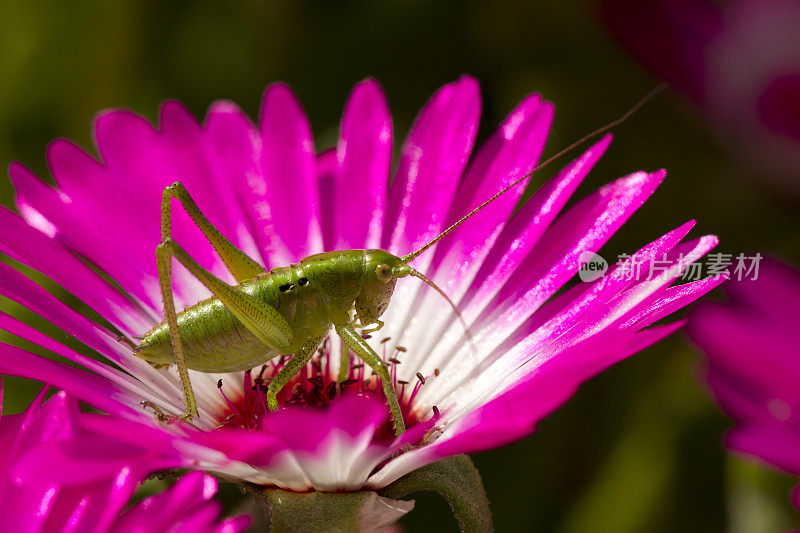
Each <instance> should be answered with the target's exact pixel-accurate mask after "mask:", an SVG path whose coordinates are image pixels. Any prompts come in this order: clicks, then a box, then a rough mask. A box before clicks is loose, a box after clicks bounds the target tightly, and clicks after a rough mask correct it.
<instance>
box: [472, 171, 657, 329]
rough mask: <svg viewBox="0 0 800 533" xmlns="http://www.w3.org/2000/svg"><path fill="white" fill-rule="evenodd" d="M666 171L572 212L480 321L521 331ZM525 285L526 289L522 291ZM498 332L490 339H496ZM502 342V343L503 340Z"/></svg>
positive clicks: (624, 182) (629, 182)
mask: <svg viewBox="0 0 800 533" xmlns="http://www.w3.org/2000/svg"><path fill="white" fill-rule="evenodd" d="M663 179H664V172H657V173H654V174H650V175H647V174H644V173H640V174H635V175H633V176H630V177H628V178H622V179H620V180H618V181H616V182H614V183H612V184H610V185H609V186H607V187H604V188H603V189H601V190H600V191H598V192H597V193H596V194H595V195H592V196H589V197H588V198H586V199H584V200H583V201H581V202H579V203H578V205H576V206H574V207H573V208H572V209H570V210H569V211H568V212H567V213H566V214H564V216H563V217H561V218H560V219H559V220H557V221H556V223H555V224H554V225H553V227H551V228H550V229H549V231H548V232H547V234H546V235H545V236H544V237H543V239H542V240H541V241H540V242H539V243H538V244H537V245H536V246H535V247H534V248H533V250H532V251H531V253H530V254H529V256H528V258H527V259H526V260H525V261H524V262H523V263H522V264H521V265H520V267H519V268H518V269H517V270H516V272H515V273H514V274H512V276H511V277H510V279H509V281H508V283H507V284H506V285H505V286H504V287H503V289H501V290H500V292H499V293H498V295H497V297H496V301H497V302H499V303H498V304H497V305H496V306H495V307H494V308H493V309H492V308H487V311H489V312H490V313H491V314H489V313H486V314H485V315H484V316H483V317H482V318H480V319H479V320H481V321H486V322H487V323H488V322H492V321H493V320H502V321H503V322H504V323H506V324H509V323H510V324H512V326H511V327H516V326H517V325H519V324H521V323H522V321H523V320H525V319H527V318H528V317H529V316H530V315H531V314H532V313H533V312H534V311H535V310H536V309H537V308H539V307H540V306H541V305H542V304H543V303H544V302H545V301H546V300H547V299H548V298H550V296H552V295H553V293H555V292H556V291H557V290H558V289H559V288H560V287H561V286H562V285H563V284H564V283H566V282H567V281H568V280H569V279H570V278H572V277H573V276H575V274H576V273H577V272H578V263H579V257H580V254H581V253H583V252H584V251H586V250H589V251H596V250H599V249H600V247H601V246H602V245H603V244H604V243H605V242H606V241H607V240H608V239H609V238H610V237H611V235H613V233H614V232H615V231H616V230H617V229H618V228H619V227H620V226H621V225H622V224H623V223H624V222H625V221H626V220H627V219H628V218H629V217H630V216H631V215H632V214H633V213H634V211H636V210H637V209H638V208H639V207H640V206H641V205H642V203H644V201H645V200H646V199H647V198H648V197H649V196H650V195H651V194H652V193H653V191H655V189H656V187H658V185H659V184H660V183H661V181H662V180H663ZM520 287H522V288H525V289H520ZM497 333H499V332H495V334H493V335H490V337H492V338H491V339H489V340H490V341H494V340H495V337H497ZM498 340H499V339H498Z"/></svg>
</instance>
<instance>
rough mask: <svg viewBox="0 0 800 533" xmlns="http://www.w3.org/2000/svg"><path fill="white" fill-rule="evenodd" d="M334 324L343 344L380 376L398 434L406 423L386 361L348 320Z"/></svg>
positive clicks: (402, 430) (403, 429) (395, 430)
mask: <svg viewBox="0 0 800 533" xmlns="http://www.w3.org/2000/svg"><path fill="white" fill-rule="evenodd" d="M334 326H335V327H336V333H337V334H338V335H339V337H341V339H342V341H344V344H345V346H346V347H347V348H350V349H351V350H353V352H354V353H355V354H356V355H357V356H358V357H359V358H360V359H361V360H362V361H364V363H366V364H367V366H369V367H370V368H372V370H374V371H375V373H376V374H378V377H380V378H381V384H382V385H383V394H384V396H386V402H387V403H388V404H389V411H390V412H391V413H392V422H393V423H394V432H395V435H400V434H401V433H403V432H404V431H405V430H406V424H405V422H404V421H403V413H402V412H401V411H400V404H399V403H398V401H397V391H395V390H394V387H393V386H392V378H391V376H389V369H388V368H387V367H386V363H384V362H383V360H382V359H381V358H380V357H378V354H376V353H375V351H374V350H373V349H372V348H371V347H370V345H369V344H367V341H365V340H364V339H363V338H362V337H361V335H359V334H358V333H356V330H354V329H353V326H351V325H350V324H349V323H348V322H342V323H339V324H334Z"/></svg>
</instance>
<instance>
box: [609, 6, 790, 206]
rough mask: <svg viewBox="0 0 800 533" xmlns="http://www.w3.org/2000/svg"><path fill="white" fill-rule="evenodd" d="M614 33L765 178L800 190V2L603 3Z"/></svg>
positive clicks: (633, 54)
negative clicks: (775, 179)
mask: <svg viewBox="0 0 800 533" xmlns="http://www.w3.org/2000/svg"><path fill="white" fill-rule="evenodd" d="M599 5H600V15H601V18H602V20H603V22H604V23H605V25H606V26H607V27H608V29H609V30H610V31H611V33H612V34H613V36H614V37H615V38H616V39H617V40H618V41H619V42H620V43H621V44H622V45H623V46H624V47H625V48H626V49H627V50H628V52H630V54H631V55H632V56H633V57H634V58H635V59H637V60H638V61H640V62H641V63H642V64H643V65H644V66H645V67H646V68H648V69H649V70H651V71H652V72H653V73H654V74H656V75H657V76H659V77H661V78H663V79H665V80H666V81H667V82H668V83H669V84H671V85H672V86H673V87H675V88H676V89H678V90H679V91H681V92H683V93H684V94H685V95H686V96H688V97H689V98H690V99H691V100H692V101H693V102H694V103H695V104H696V105H697V106H698V107H700V108H701V110H702V111H703V112H704V114H706V115H707V116H708V118H709V119H710V120H711V121H712V123H713V125H714V126H715V128H716V129H717V131H718V133H719V134H720V135H721V136H723V137H724V138H725V139H726V140H727V141H728V142H730V143H731V145H732V147H733V149H734V150H735V153H736V154H737V156H741V157H744V158H745V159H746V162H747V163H749V164H750V165H751V166H753V168H758V169H759V170H760V171H762V172H763V173H764V175H770V176H774V177H777V178H783V179H784V180H786V181H787V182H788V183H790V184H791V185H792V187H793V188H794V190H795V192H800V32H798V31H797V28H798V27H800V3H798V2H796V1H794V0H729V1H724V2H713V1H711V0H671V1H666V0H655V1H651V2H639V1H636V0H601V2H600V4H599Z"/></svg>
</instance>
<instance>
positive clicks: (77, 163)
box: [12, 139, 161, 315]
mask: <svg viewBox="0 0 800 533" xmlns="http://www.w3.org/2000/svg"><path fill="white" fill-rule="evenodd" d="M47 161H48V164H49V166H50V171H51V172H52V174H53V177H54V179H55V181H56V184H57V185H58V186H59V188H60V190H61V191H63V193H64V195H63V196H62V195H59V198H60V200H61V205H59V204H58V203H56V202H49V203H48V204H47V206H48V207H47V209H48V211H47V212H48V216H49V217H51V219H52V221H53V223H54V224H56V226H57V229H58V235H57V237H58V238H59V240H60V241H61V242H63V243H64V244H66V245H67V246H68V247H69V248H72V249H74V250H76V251H78V252H79V253H80V254H81V255H82V256H84V257H86V258H87V259H89V260H91V261H92V262H93V263H94V264H96V265H97V266H99V267H100V268H101V269H102V270H103V271H104V272H105V273H107V274H108V275H109V276H111V277H112V278H113V279H114V280H115V281H117V282H118V283H119V284H120V286H121V287H122V288H123V289H124V290H125V291H127V292H128V293H129V294H130V295H132V296H134V297H135V298H137V299H138V300H139V301H140V302H143V303H144V304H145V305H146V306H148V309H150V310H152V312H153V313H154V314H156V315H157V314H158V313H159V312H160V303H161V302H160V300H159V299H158V293H157V291H153V290H148V287H147V286H146V284H145V283H143V282H144V281H145V280H146V279H147V277H150V279H153V280H154V279H155V276H156V271H155V265H154V264H153V263H152V259H151V254H152V251H151V250H152V249H153V248H152V246H153V245H152V241H146V240H144V238H143V236H142V235H141V234H140V224H139V216H140V213H139V212H138V210H136V209H130V207H129V206H130V205H131V203H132V201H131V199H130V198H129V197H128V196H127V195H126V193H125V190H124V188H123V187H121V186H118V185H117V184H116V181H117V180H115V179H114V177H113V175H111V173H110V172H109V171H108V169H107V168H106V167H103V166H102V165H101V164H100V163H98V162H97V161H95V160H94V159H93V158H92V157H91V156H89V155H88V154H87V153H86V152H84V151H83V150H81V149H80V148H78V147H77V146H75V145H74V144H73V143H71V142H70V141H67V140H63V139H59V140H56V141H53V142H52V143H51V144H50V145H49V146H48V150H47ZM23 177H24V176H20V177H19V178H16V180H17V181H19V180H21V179H22V178H23ZM12 179H15V178H14V176H13V175H12ZM29 194H30V193H29ZM46 199H47V197H43V196H38V197H36V198H33V197H27V198H25V199H24V200H28V201H34V200H35V201H36V202H37V203H39V202H42V201H44V200H46ZM66 199H68V201H66ZM18 201H19V200H18ZM120 242H124V243H125V246H120V245H119V243H120Z"/></svg>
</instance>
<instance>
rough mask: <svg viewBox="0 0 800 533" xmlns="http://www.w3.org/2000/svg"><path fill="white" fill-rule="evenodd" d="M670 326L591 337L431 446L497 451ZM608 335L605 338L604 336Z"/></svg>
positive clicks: (445, 451)
mask: <svg viewBox="0 0 800 533" xmlns="http://www.w3.org/2000/svg"><path fill="white" fill-rule="evenodd" d="M680 326H682V324H680V323H678V324H671V325H668V326H662V327H658V328H653V329H650V330H646V331H644V332H641V333H638V334H635V335H631V334H627V335H622V336H620V337H619V338H618V339H614V338H613V337H610V338H608V336H602V335H601V336H599V337H600V338H591V339H589V340H587V341H585V342H584V343H582V344H580V345H577V346H575V347H573V348H571V349H570V350H569V351H567V352H564V353H560V354H559V355H558V356H556V357H553V358H552V359H550V360H548V361H547V362H546V363H544V364H543V365H541V366H539V367H538V368H536V370H534V371H533V372H530V373H529V375H528V376H527V377H526V378H525V379H524V380H523V381H522V382H520V383H519V384H518V385H516V386H515V387H514V388H512V389H511V390H509V391H507V392H504V393H502V394H501V395H500V396H498V397H497V398H495V399H493V400H491V401H490V402H488V403H486V404H485V405H483V406H482V407H480V408H479V409H477V410H476V411H473V412H472V413H471V414H469V415H468V416H467V417H466V418H465V419H464V420H463V421H460V422H458V423H457V425H456V428H455V429H454V430H452V435H453V436H452V437H450V438H447V439H444V438H443V439H442V440H441V441H440V442H437V443H436V444H435V445H434V447H435V448H436V453H437V454H439V455H440V456H447V455H453V454H457V453H472V452H475V451H479V450H485V449H489V448H495V447H498V446H502V445H504V444H507V443H509V442H511V441H514V440H517V439H520V438H522V437H524V436H526V435H529V434H531V433H533V431H534V430H535V427H536V423H537V422H538V421H539V420H541V419H542V418H544V417H545V416H547V415H548V414H549V413H551V412H552V411H553V410H554V409H556V408H557V407H558V406H559V405H561V404H562V403H564V402H565V401H566V400H567V399H569V398H570V397H571V396H572V395H573V394H574V393H575V390H576V389H577V387H578V386H579V385H580V384H581V383H582V382H584V381H586V380H587V379H589V378H591V377H593V376H594V375H596V374H598V373H599V372H601V371H602V370H604V369H605V368H607V367H608V366H610V365H612V364H614V363H616V362H618V361H620V360H622V359H624V358H626V357H628V356H629V355H631V354H633V353H635V352H637V351H639V350H642V349H643V348H645V347H646V346H649V345H650V344H653V343H655V342H657V341H659V340H661V339H662V338H663V337H665V336H667V335H669V334H671V333H673V332H674V331H675V330H676V329H678V328H679V327H680ZM602 337H607V338H602Z"/></svg>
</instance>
